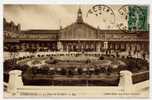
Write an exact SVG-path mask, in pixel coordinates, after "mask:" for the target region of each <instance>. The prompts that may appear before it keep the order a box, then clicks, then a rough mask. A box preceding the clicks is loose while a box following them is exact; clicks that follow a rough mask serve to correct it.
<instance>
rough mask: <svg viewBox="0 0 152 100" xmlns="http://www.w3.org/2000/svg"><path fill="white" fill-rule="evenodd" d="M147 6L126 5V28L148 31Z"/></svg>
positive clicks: (132, 30)
mask: <svg viewBox="0 0 152 100" xmlns="http://www.w3.org/2000/svg"><path fill="white" fill-rule="evenodd" d="M148 10H149V9H148V6H136V5H129V6H128V30H129V31H130V32H137V31H148V27H149V26H148Z"/></svg>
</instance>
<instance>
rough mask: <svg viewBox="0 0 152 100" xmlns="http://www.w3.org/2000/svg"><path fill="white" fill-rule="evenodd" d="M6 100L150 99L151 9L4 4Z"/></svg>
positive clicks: (114, 6) (139, 7)
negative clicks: (29, 99)
mask: <svg viewBox="0 0 152 100" xmlns="http://www.w3.org/2000/svg"><path fill="white" fill-rule="evenodd" d="M3 13H4V14H3V55H4V58H3V59H4V61H3V82H4V85H3V87H4V90H3V91H4V97H149V87H150V86H149V55H150V54H149V26H150V25H149V24H150V22H149V6H148V5H105V4H94V5H93V4H91V5H89V4H86V5H84V4H83V5H76V4H70V5H63V4H62V5H59V4H4V5H3Z"/></svg>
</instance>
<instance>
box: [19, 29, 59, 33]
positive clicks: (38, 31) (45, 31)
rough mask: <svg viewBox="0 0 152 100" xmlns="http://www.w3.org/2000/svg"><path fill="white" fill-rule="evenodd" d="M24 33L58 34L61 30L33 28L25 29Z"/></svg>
mask: <svg viewBox="0 0 152 100" xmlns="http://www.w3.org/2000/svg"><path fill="white" fill-rule="evenodd" d="M21 33H23V34H57V33H59V30H47V29H46V30H40V29H31V30H24V31H21Z"/></svg>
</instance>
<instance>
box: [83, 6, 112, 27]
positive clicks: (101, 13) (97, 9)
mask: <svg viewBox="0 0 152 100" xmlns="http://www.w3.org/2000/svg"><path fill="white" fill-rule="evenodd" d="M90 16H95V17H100V18H101V20H100V22H99V23H104V24H105V23H106V24H107V26H106V28H108V29H110V28H113V26H114V24H115V13H114V11H113V9H112V8H111V7H110V6H107V5H94V6H93V7H92V8H90V9H89V10H88V12H87V14H86V18H88V17H90Z"/></svg>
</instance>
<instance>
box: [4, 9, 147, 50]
mask: <svg viewBox="0 0 152 100" xmlns="http://www.w3.org/2000/svg"><path fill="white" fill-rule="evenodd" d="M20 27H21V26H20V25H19V24H18V25H15V24H14V23H13V22H10V23H9V22H7V21H6V20H5V19H4V51H12V50H17V51H31V50H34V51H61V52H105V51H106V52H108V53H112V52H116V51H118V52H121V51H122V52H123V51H124V52H128V53H129V52H133V53H136V52H145V53H148V51H149V32H147V31H146V32H145V31H142V32H137V33H135V32H134V33H126V32H123V31H122V30H101V29H100V28H99V27H97V28H95V27H93V26H91V25H89V24H87V23H86V22H84V21H83V16H82V11H81V9H79V10H78V12H77V19H76V21H75V23H72V24H71V25H69V26H66V27H64V28H63V27H62V26H61V27H60V29H57V30H41V29H40V30H32V29H31V30H21V28H20Z"/></svg>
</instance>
